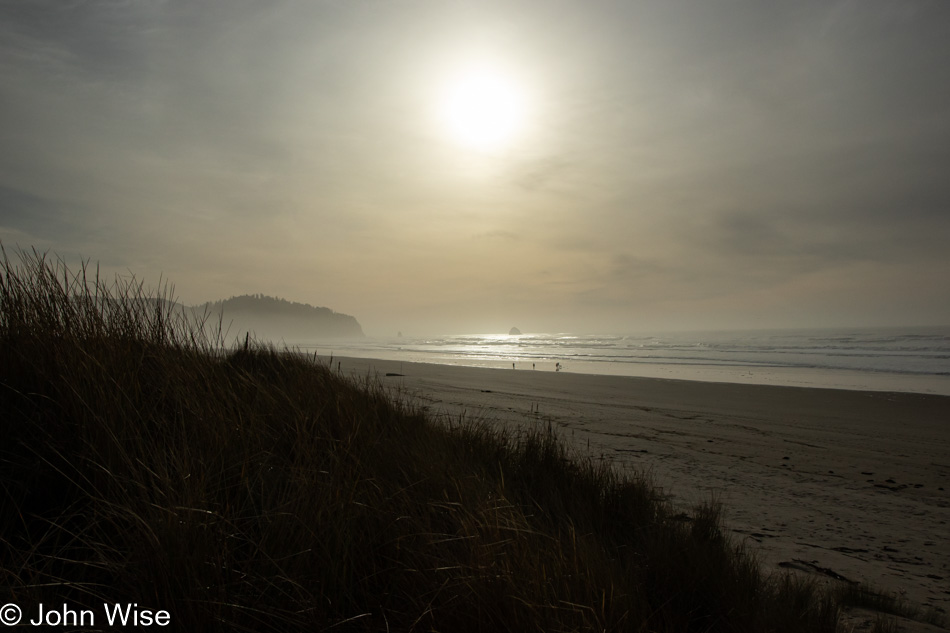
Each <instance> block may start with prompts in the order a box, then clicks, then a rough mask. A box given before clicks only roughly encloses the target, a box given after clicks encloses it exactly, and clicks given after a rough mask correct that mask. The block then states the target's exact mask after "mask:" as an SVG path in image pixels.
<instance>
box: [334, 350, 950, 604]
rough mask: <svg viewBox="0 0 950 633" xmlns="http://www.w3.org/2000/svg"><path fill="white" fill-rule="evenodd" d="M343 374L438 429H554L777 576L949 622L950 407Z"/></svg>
mask: <svg viewBox="0 0 950 633" xmlns="http://www.w3.org/2000/svg"><path fill="white" fill-rule="evenodd" d="M337 362H341V365H340V366H341V368H342V369H341V370H342V372H343V373H344V374H347V375H355V376H359V377H366V376H371V375H378V376H379V378H380V380H381V381H382V382H383V384H385V385H387V386H388V387H391V388H394V389H399V390H403V391H404V392H405V393H408V394H411V395H412V396H414V397H415V398H417V399H418V401H419V402H420V403H422V404H424V405H425V406H427V407H429V408H430V410H431V411H432V412H433V413H439V414H442V413H444V414H446V415H450V416H455V417H457V416H458V415H459V413H460V412H462V411H464V412H467V414H468V415H469V416H470V417H485V418H488V419H490V420H495V421H497V422H499V423H502V424H508V425H511V424H526V423H530V424H536V423H537V421H540V422H541V423H542V424H547V423H548V422H550V423H551V424H553V425H555V426H556V427H557V428H559V429H560V431H561V434H562V435H563V436H564V437H565V438H566V439H568V440H571V441H572V442H573V443H574V445H575V446H577V447H578V448H579V449H580V450H581V451H582V452H583V453H585V454H586V453H587V451H588V450H589V451H590V454H592V455H593V456H595V457H597V458H603V459H607V460H610V461H611V462H614V463H616V464H618V465H620V466H621V467H630V468H633V469H637V470H638V471H645V472H648V473H650V474H651V475H652V477H653V479H654V481H655V483H656V484H657V485H658V486H659V487H661V488H662V489H663V490H664V492H665V493H666V494H668V495H669V497H670V499H671V501H672V502H673V503H674V504H676V505H678V506H681V507H683V508H688V507H690V506H692V505H694V504H696V503H699V502H702V501H704V500H709V499H710V498H715V499H718V500H719V501H721V502H722V504H723V506H724V509H725V520H726V524H727V527H728V528H729V529H730V530H731V531H732V532H733V534H734V536H735V538H736V540H738V541H742V542H745V543H746V544H747V545H748V546H749V548H750V549H752V550H754V551H756V552H757V555H758V557H759V559H760V560H761V561H762V562H763V563H765V564H766V565H768V566H769V567H771V568H786V569H797V570H799V571H802V572H804V573H809V574H814V575H815V576H816V577H819V578H823V579H825V578H831V577H839V578H844V579H848V580H851V581H867V582H870V583H872V584H873V585H874V586H876V587H878V588H880V589H883V590H886V591H889V592H892V593H894V594H897V595H900V596H903V597H904V598H906V599H907V600H908V601H911V602H913V603H916V604H919V605H923V606H925V607H927V606H929V607H933V608H934V609H937V610H939V611H941V612H942V613H944V614H947V612H948V611H950V544H948V538H947V537H948V535H950V529H948V522H950V397H947V396H934V395H921V394H909V393H891V392H866V391H843V390H832V389H803V388H795V387H774V386H761V385H745V384H725V383H708V382H693V381H680V380H664V379H654V378H629V377H615V376H593V375H583V374H572V373H568V372H560V373H555V372H554V371H551V369H550V368H549V369H547V371H541V370H535V371H532V370H531V369H526V370H522V369H518V370H511V369H484V368H472V367H457V366H446V365H433V364H424V363H404V362H400V361H383V360H369V359H360V358H345V359H334V361H333V365H334V369H336V366H337ZM387 374H401V375H388V376H387ZM588 447H589V449H588Z"/></svg>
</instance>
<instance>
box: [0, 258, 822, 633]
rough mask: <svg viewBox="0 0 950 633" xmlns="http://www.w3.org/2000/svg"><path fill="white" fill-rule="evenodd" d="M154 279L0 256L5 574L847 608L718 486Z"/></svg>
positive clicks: (97, 589)
mask: <svg viewBox="0 0 950 633" xmlns="http://www.w3.org/2000/svg"><path fill="white" fill-rule="evenodd" d="M171 299H172V297H171V296H170V293H169V290H168V288H167V287H165V288H164V289H162V288H160V289H159V291H158V292H149V291H146V289H145V288H144V287H143V286H142V285H141V284H139V283H137V282H135V281H134V280H131V281H130V280H126V281H122V280H117V281H116V282H111V283H106V282H104V281H103V280H101V279H100V278H99V277H98V275H97V274H96V273H95V271H93V270H92V269H91V268H90V267H89V266H82V267H80V269H79V270H78V271H77V272H71V271H70V270H68V269H67V267H66V266H65V265H64V264H63V263H62V262H61V261H59V260H55V259H52V258H50V257H47V256H45V255H43V254H38V253H36V252H29V253H23V252H20V253H17V254H16V258H15V260H11V259H10V258H9V257H8V256H7V254H6V253H3V261H2V269H0V591H2V592H4V593H5V594H6V595H0V601H2V602H14V603H16V604H18V605H20V606H21V608H23V610H24V611H25V612H30V611H31V610H33V609H35V607H36V605H38V604H40V603H44V604H56V605H59V604H63V603H68V604H69V605H71V606H72V607H73V608H75V609H83V608H86V609H92V610H96V611H97V612H101V605H102V603H108V604H113V603H137V604H138V605H139V607H140V608H147V609H151V610H158V609H162V610H166V611H168V612H169V614H170V616H171V620H172V626H171V628H173V629H175V630H182V631H185V630H192V631H298V630H299V631H321V630H332V631H446V632H465V631H637V632H648V631H650V632H701V631H735V632H745V631H748V632H750V633H751V632H763V633H764V632H786V631H787V632H793V631H794V632H802V631H809V632H824V631H828V632H830V631H836V628H837V620H838V612H839V608H840V606H841V605H840V600H839V599H838V598H837V597H836V594H834V593H829V592H827V591H824V590H821V589H820V588H819V587H818V586H817V585H815V584H813V583H810V582H808V581H807V580H802V579H800V578H796V577H794V576H788V575H771V576H768V575H766V574H764V573H763V572H762V571H761V570H760V568H759V567H758V566H757V564H756V563H755V560H754V559H753V557H752V556H751V555H750V554H748V553H747V552H745V551H743V550H742V549H741V548H739V547H737V546H736V545H734V544H733V543H731V542H730V541H729V539H728V538H726V536H725V535H724V532H723V530H722V529H721V526H720V522H719V515H718V512H717V510H716V508H715V507H714V506H712V505H708V506H705V507H701V508H697V509H696V510H695V511H693V512H692V513H690V514H684V513H683V512H682V511H680V510H679V509H676V510H674V509H673V508H671V507H669V506H668V505H667V504H666V502H664V501H663V500H662V498H661V497H660V496H659V495H658V494H657V493H656V492H655V491H654V489H653V488H652V487H651V486H650V485H649V483H648V482H647V481H644V480H640V479H637V478H631V477H629V476H621V475H619V474H618V473H617V472H616V471H614V470H612V469H611V468H610V467H608V466H605V465H603V464H600V463H599V462H596V461H593V460H590V459H585V458H583V457H582V456H577V455H572V454H570V453H569V451H568V450H567V449H566V448H565V445H564V444H562V443H561V442H559V441H558V439H557V437H555V436H554V435H553V434H552V433H551V432H550V431H548V430H546V429H540V430H538V431H536V432H531V433H524V432H520V433H513V432H505V431H504V430H502V429H499V428H497V427H493V426H491V425H487V424H479V423H477V422H467V421H465V420H456V421H454V422H452V423H448V424H447V423H444V422H437V421H435V420H433V419H431V418H430V417H428V416H427V415H426V414H424V413H423V412H422V411H421V410H420V409H418V408H416V407H414V406H413V404H412V403H411V402H407V401H404V400H400V399H399V398H395V397H393V396H392V395H390V394H387V393H386V392H385V391H384V390H383V389H381V388H380V387H379V386H378V384H375V383H374V382H373V381H370V380H367V381H366V382H365V383H363V384H356V383H354V382H352V381H348V380H346V379H344V378H342V377H341V376H340V375H339V374H336V373H334V372H333V371H331V369H330V368H329V367H327V366H325V365H324V364H322V363H321V362H320V361H319V360H318V359H316V358H313V357H307V356H305V355H301V354H295V353H290V352H287V351H278V350H275V349H272V348H269V347H267V346H265V345H260V344H254V343H253V342H251V343H250V344H248V345H239V346H236V347H233V348H230V349H224V350H222V337H221V336H220V329H218V328H216V327H214V324H210V326H209V324H208V323H205V322H204V321H202V320H201V319H197V320H196V319H194V318H193V317H192V316H191V315H190V314H189V313H187V312H184V311H181V310H179V309H178V308H176V307H175V303H174V302H173V301H172V300H171Z"/></svg>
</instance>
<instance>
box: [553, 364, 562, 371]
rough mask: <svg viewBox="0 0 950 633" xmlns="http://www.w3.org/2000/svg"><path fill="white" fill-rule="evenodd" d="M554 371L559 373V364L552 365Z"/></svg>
mask: <svg viewBox="0 0 950 633" xmlns="http://www.w3.org/2000/svg"><path fill="white" fill-rule="evenodd" d="M554 371H561V363H554Z"/></svg>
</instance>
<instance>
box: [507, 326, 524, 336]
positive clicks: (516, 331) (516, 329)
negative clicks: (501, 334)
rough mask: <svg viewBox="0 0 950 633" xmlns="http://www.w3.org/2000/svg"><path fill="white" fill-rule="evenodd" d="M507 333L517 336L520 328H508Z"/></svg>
mask: <svg viewBox="0 0 950 633" xmlns="http://www.w3.org/2000/svg"><path fill="white" fill-rule="evenodd" d="M508 334H510V335H511V336H519V335H520V334H521V330H519V329H518V328H516V327H513V328H511V329H510V330H508Z"/></svg>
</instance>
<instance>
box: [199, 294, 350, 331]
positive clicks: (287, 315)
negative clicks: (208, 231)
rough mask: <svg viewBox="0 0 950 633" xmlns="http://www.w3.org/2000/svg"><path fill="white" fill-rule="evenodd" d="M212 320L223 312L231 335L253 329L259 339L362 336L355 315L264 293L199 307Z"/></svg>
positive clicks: (224, 321) (224, 323) (225, 324)
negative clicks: (206, 312)
mask: <svg viewBox="0 0 950 633" xmlns="http://www.w3.org/2000/svg"><path fill="white" fill-rule="evenodd" d="M197 309H198V310H199V311H204V310H207V311H208V313H209V314H210V315H211V317H212V319H217V318H218V315H222V318H223V325H224V327H225V328H226V329H227V330H228V336H229V337H232V338H233V337H235V336H240V335H241V334H242V333H243V332H250V333H251V336H252V337H255V338H257V339H258V340H272V341H279V340H286V341H292V340H301V339H314V338H327V337H362V336H364V334H363V328H362V327H360V324H359V322H357V320H356V319H355V318H354V317H351V316H350V315H348V314H340V313H339V312H334V311H333V310H331V309H330V308H320V307H314V306H312V305H308V304H305V303H296V302H293V301H287V300H286V299H278V298H276V297H267V296H264V295H242V296H240V297H231V298H230V299H226V300H224V301H215V302H213V303H206V304H204V305H202V306H198V308H197Z"/></svg>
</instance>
